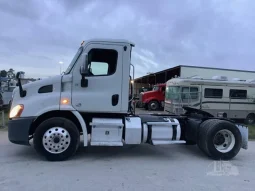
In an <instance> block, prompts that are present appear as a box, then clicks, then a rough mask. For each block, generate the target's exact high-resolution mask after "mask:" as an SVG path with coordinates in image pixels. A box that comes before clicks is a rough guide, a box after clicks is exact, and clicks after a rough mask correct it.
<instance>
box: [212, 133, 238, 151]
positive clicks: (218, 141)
mask: <svg viewBox="0 0 255 191" xmlns="http://www.w3.org/2000/svg"><path fill="white" fill-rule="evenodd" d="M235 142H236V140H235V136H234V134H233V133H232V132H231V131H229V130H227V129H223V130H220V131H219V132H217V133H216V135H215V136H214V139H213V144H214V147H215V148H216V149H217V150H218V151H219V152H221V153H227V152H229V151H231V150H232V149H233V148H234V146H235Z"/></svg>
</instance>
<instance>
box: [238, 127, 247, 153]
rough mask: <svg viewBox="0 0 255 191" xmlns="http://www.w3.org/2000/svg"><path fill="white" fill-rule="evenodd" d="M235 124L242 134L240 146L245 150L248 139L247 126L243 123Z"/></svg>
mask: <svg viewBox="0 0 255 191" xmlns="http://www.w3.org/2000/svg"><path fill="white" fill-rule="evenodd" d="M236 126H237V128H238V129H239V130H240V132H241V135H242V148H243V149H246V150H247V149H248V141H249V128H248V127H247V126H245V125H238V124H236Z"/></svg>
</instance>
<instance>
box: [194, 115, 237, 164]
mask: <svg viewBox="0 0 255 191" xmlns="http://www.w3.org/2000/svg"><path fill="white" fill-rule="evenodd" d="M198 146H199V148H200V149H201V150H202V151H203V152H204V153H205V154H207V155H208V156H209V157H211V158H213V159H215V160H219V159H222V160H229V159H232V158H234V157H235V156H236V155H237V153H238V152H239V151H240V149H241V146H242V135H241V133H240V131H239V129H238V128H237V127H236V126H235V124H233V123H231V122H229V121H225V120H218V119H209V120H207V121H205V122H203V123H202V124H201V126H200V128H199V140H198Z"/></svg>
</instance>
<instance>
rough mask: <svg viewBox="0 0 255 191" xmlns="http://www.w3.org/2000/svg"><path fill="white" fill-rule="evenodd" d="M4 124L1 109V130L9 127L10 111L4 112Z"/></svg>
mask: <svg viewBox="0 0 255 191" xmlns="http://www.w3.org/2000/svg"><path fill="white" fill-rule="evenodd" d="M4 122H5V124H4V126H2V125H3V121H2V111H0V130H5V129H6V127H7V123H8V111H5V112H4Z"/></svg>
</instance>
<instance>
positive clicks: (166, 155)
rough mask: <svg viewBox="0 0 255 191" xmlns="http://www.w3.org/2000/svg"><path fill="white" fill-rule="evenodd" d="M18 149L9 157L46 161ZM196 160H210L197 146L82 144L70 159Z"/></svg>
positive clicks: (32, 150)
mask: <svg viewBox="0 0 255 191" xmlns="http://www.w3.org/2000/svg"><path fill="white" fill-rule="evenodd" d="M18 147H20V148H16V149H15V150H14V151H10V152H8V154H7V153H6V154H7V155H11V156H14V157H15V158H16V159H18V160H17V161H20V160H21V161H22V160H30V161H38V160H42V161H45V159H44V157H41V156H39V155H38V154H37V152H36V151H35V150H34V149H33V148H32V147H21V146H18ZM187 157H189V158H196V159H197V160H199V159H202V160H210V159H209V158H208V157H207V156H205V155H204V154H203V153H202V151H200V149H199V148H198V147H197V146H196V145H192V146H191V145H160V146H152V145H146V144H145V145H131V146H130V145H125V146H123V147H111V146H93V147H83V145H82V143H81V145H80V147H79V148H78V150H77V152H76V154H75V155H74V156H73V157H71V158H70V159H68V160H67V161H72V160H78V161H80V160H85V161H87V160H88V161H97V160H102V161H110V160H118V159H123V158H125V159H132V160H136V159H137V160H160V161H169V160H182V159H183V158H187Z"/></svg>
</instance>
